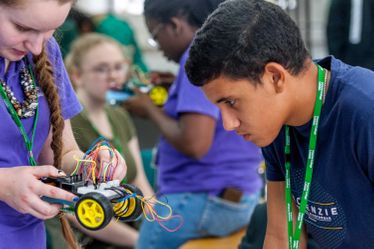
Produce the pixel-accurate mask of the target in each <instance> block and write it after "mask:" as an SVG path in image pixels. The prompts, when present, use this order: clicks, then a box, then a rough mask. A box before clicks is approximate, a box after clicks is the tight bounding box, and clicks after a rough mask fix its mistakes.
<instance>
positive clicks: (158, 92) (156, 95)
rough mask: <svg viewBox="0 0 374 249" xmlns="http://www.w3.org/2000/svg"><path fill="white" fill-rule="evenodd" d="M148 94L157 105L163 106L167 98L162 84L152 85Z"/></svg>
mask: <svg viewBox="0 0 374 249" xmlns="http://www.w3.org/2000/svg"><path fill="white" fill-rule="evenodd" d="M148 94H149V97H150V98H151V100H152V101H153V103H154V104H155V105H158V106H163V105H164V104H165V102H166V100H167V99H168V91H167V90H166V88H165V87H162V86H154V87H152V89H151V90H150V91H149V93H148Z"/></svg>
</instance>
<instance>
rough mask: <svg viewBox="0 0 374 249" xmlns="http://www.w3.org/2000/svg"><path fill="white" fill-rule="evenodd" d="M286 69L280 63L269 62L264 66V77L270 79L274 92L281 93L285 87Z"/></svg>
mask: <svg viewBox="0 0 374 249" xmlns="http://www.w3.org/2000/svg"><path fill="white" fill-rule="evenodd" d="M286 74H287V70H286V69H285V68H284V67H283V66H282V65H280V64H278V63H275V62H269V63H267V64H266V65H265V68H264V78H266V80H268V81H270V82H271V84H272V85H273V87H274V91H275V92H276V93H281V92H283V91H284V88H285V79H286Z"/></svg>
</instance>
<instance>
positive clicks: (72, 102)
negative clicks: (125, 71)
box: [0, 38, 82, 249]
mask: <svg viewBox="0 0 374 249" xmlns="http://www.w3.org/2000/svg"><path fill="white" fill-rule="evenodd" d="M47 48H48V50H47V51H48V55H49V58H50V61H51V63H52V65H53V69H54V76H55V82H56V85H57V88H58V93H59V96H60V102H61V108H62V115H63V117H64V119H70V118H71V117H73V116H74V115H76V114H78V113H79V112H80V111H81V109H82V108H81V105H80V104H79V102H78V100H77V98H76V96H75V93H74V91H73V89H72V86H71V83H70V80H69V78H68V75H67V73H66V71H65V67H64V65H63V61H62V58H61V54H60V50H59V47H58V44H57V43H56V41H55V39H54V38H52V39H50V40H49V42H48V44H47ZM28 58H29V59H30V60H29V61H32V56H31V55H28ZM24 67H25V63H24V61H23V60H21V61H16V62H11V63H10V64H9V67H8V70H7V73H5V70H4V69H5V65H4V58H1V57H0V79H2V80H4V81H5V82H6V83H7V85H8V86H10V88H11V89H12V91H13V92H14V94H15V96H16V98H17V99H18V100H20V101H21V102H23V100H24V94H23V91H22V89H21V87H20V83H19V71H20V69H22V68H24ZM49 114H50V112H49V108H48V104H47V100H46V98H45V96H44V95H43V94H42V93H41V92H40V91H39V119H38V123H37V127H36V134H35V140H34V146H33V154H34V156H35V159H37V158H38V157H39V154H40V151H41V149H42V147H43V145H44V142H45V140H46V138H47V135H48V131H49V128H50V123H49V116H50V115H49ZM0 117H1V124H0V126H1V135H0V167H1V168H5V167H14V166H22V165H29V162H28V157H27V149H26V147H25V144H24V142H23V139H22V137H21V133H20V131H19V130H18V127H17V126H16V124H15V123H14V121H13V120H12V117H11V116H10V114H9V112H8V110H7V108H6V106H5V103H4V101H3V99H2V98H0ZM34 118H35V116H34V117H32V118H27V119H21V120H22V123H23V126H24V127H25V130H26V132H27V134H28V136H29V137H30V138H31V134H32V126H33V122H34ZM10 141H11V142H10ZM1 191H6V190H1ZM45 247H46V237H45V228H44V225H43V221H42V220H39V219H37V218H35V217H33V216H31V215H28V214H21V213H19V212H17V211H16V210H14V209H12V208H11V207H9V206H8V205H7V204H5V203H4V202H2V201H0V249H9V248H12V249H18V248H19V249H24V248H35V249H42V248H45Z"/></svg>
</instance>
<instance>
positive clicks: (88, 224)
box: [75, 192, 113, 230]
mask: <svg viewBox="0 0 374 249" xmlns="http://www.w3.org/2000/svg"><path fill="white" fill-rule="evenodd" d="M75 215H76V217H77V220H78V221H79V223H80V224H81V225H82V226H83V227H85V228H87V229H89V230H98V229H101V228H103V227H105V226H106V225H108V223H109V222H110V220H111V219H112V217H113V210H112V205H111V204H110V202H109V200H108V199H107V198H106V197H105V196H104V195H102V194H100V193H95V192H91V193H87V194H85V195H83V196H82V197H81V198H80V199H79V201H78V202H77V204H76V205H75Z"/></svg>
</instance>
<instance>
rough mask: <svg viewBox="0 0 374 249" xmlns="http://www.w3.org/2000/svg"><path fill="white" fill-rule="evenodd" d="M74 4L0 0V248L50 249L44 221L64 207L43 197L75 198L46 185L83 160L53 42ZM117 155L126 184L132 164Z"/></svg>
mask: <svg viewBox="0 0 374 249" xmlns="http://www.w3.org/2000/svg"><path fill="white" fill-rule="evenodd" d="M72 4H73V0H48V1H47V0H28V1H26V0H16V1H15V0H0V93H1V100H0V118H1V129H2V130H1V135H0V189H1V190H0V248H1V249H3V248H12V249H18V248H22V249H23V248H35V249H40V248H45V247H46V238H45V228H44V224H43V220H45V219H49V218H52V217H54V216H56V215H57V214H58V213H59V208H60V206H59V205H53V204H50V203H47V202H45V201H43V200H42V199H41V198H40V197H41V196H46V197H51V198H57V199H63V200H66V201H72V200H73V201H74V199H75V196H74V195H73V194H71V193H68V192H66V191H64V190H62V189H59V188H56V187H53V186H50V185H47V184H44V183H43V182H42V181H40V178H42V177H59V176H64V174H65V173H64V172H66V173H70V172H71V171H72V170H73V168H74V165H75V161H74V156H76V157H80V158H81V157H82V156H83V153H82V152H81V151H80V150H79V148H78V145H77V144H76V142H75V140H74V136H73V133H72V130H71V126H70V122H69V119H70V118H72V117H73V116H75V115H76V114H78V113H79V112H80V111H81V106H80V104H79V102H78V100H77V98H76V96H75V94H74V91H73V90H72V87H71V84H70V81H69V79H68V76H67V73H66V71H65V68H64V66H63V62H62V58H61V54H60V51H59V47H58V45H57V43H56V41H55V40H54V39H53V38H52V34H53V32H54V31H55V29H56V28H57V27H58V26H60V25H61V24H62V23H63V21H64V19H65V18H66V16H67V14H68V12H69V10H70V8H71V6H72ZM116 153H117V152H116ZM118 156H119V160H118V162H117V165H118V167H117V168H116V170H115V172H114V175H113V177H114V178H115V179H122V178H123V177H124V175H125V171H126V164H125V162H124V160H123V158H122V157H121V156H120V155H119V154H118ZM108 159H109V154H108V153H106V152H102V153H101V154H100V155H99V160H101V161H104V160H108ZM52 165H53V166H52ZM61 221H62V225H63V228H64V229H63V232H64V236H65V238H66V239H67V241H68V242H69V245H70V247H71V248H78V245H77V244H76V243H74V238H73V236H72V233H71V232H70V230H69V227H68V225H67V224H68V223H67V222H66V220H65V219H64V218H61Z"/></svg>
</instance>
